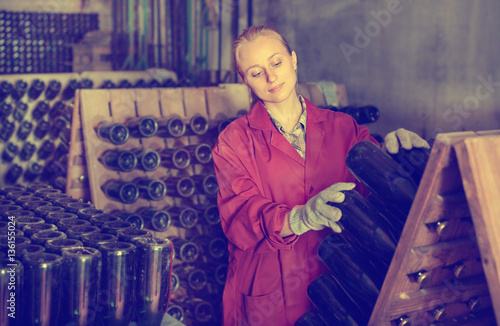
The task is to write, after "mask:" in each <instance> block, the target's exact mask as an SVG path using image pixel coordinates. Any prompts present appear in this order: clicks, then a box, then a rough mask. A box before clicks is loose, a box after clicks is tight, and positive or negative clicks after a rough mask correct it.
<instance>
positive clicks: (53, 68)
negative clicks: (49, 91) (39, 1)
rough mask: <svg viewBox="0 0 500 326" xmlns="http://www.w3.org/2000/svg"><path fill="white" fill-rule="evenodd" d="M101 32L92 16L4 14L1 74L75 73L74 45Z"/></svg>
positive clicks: (0, 27) (0, 34)
mask: <svg viewBox="0 0 500 326" xmlns="http://www.w3.org/2000/svg"><path fill="white" fill-rule="evenodd" d="M98 29H99V16H98V14H97V13H91V14H84V13H79V14H69V13H46V12H10V11H3V10H2V11H0V74H22V73H58V72H71V71H72V65H73V52H72V48H71V44H73V43H78V42H79V41H81V40H82V38H83V37H84V35H85V34H86V33H88V32H90V31H95V30H98Z"/></svg>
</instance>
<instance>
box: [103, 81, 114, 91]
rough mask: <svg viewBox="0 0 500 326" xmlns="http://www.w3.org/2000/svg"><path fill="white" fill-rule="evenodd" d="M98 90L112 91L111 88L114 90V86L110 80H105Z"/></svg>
mask: <svg viewBox="0 0 500 326" xmlns="http://www.w3.org/2000/svg"><path fill="white" fill-rule="evenodd" d="M99 88H103V89H112V88H116V85H115V83H114V82H113V81H111V80H105V81H104V82H103V83H102V84H101V86H100V87H99Z"/></svg>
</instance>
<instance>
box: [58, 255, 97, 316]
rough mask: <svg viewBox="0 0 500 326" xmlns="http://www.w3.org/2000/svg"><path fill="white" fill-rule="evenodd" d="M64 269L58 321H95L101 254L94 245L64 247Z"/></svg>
mask: <svg viewBox="0 0 500 326" xmlns="http://www.w3.org/2000/svg"><path fill="white" fill-rule="evenodd" d="M62 256H63V258H64V260H63V266H64V269H63V272H62V287H61V290H62V291H61V292H62V293H61V296H62V297H63V298H64V299H63V300H61V310H60V316H59V322H60V323H62V324H64V325H66V324H76V325H92V324H94V323H95V321H96V320H95V319H96V315H95V311H96V307H97V303H98V301H97V297H98V292H99V284H100V278H101V272H102V255H101V252H100V251H99V250H97V249H95V248H91V247H82V248H68V249H65V250H63V251H62Z"/></svg>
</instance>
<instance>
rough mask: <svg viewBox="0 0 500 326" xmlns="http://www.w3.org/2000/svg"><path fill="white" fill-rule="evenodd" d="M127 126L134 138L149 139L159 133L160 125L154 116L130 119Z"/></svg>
mask: <svg viewBox="0 0 500 326" xmlns="http://www.w3.org/2000/svg"><path fill="white" fill-rule="evenodd" d="M125 125H126V126H127V128H128V129H129V132H130V136H131V137H134V138H149V137H153V136H154V135H156V133H157V132H158V123H157V122H156V119H155V118H154V117H152V116H144V117H134V118H130V119H128V120H127V122H126V123H125Z"/></svg>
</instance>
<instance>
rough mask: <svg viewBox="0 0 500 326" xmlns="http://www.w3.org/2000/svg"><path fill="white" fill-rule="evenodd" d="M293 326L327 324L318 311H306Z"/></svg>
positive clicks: (322, 325)
mask: <svg viewBox="0 0 500 326" xmlns="http://www.w3.org/2000/svg"><path fill="white" fill-rule="evenodd" d="M294 326H328V323H327V322H326V321H325V319H324V318H323V316H321V313H320V312H319V311H316V310H313V311H308V312H306V313H305V314H303V315H302V316H300V317H299V319H297V321H296V322H295V324H294Z"/></svg>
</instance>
